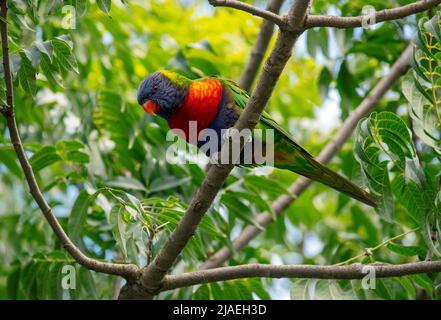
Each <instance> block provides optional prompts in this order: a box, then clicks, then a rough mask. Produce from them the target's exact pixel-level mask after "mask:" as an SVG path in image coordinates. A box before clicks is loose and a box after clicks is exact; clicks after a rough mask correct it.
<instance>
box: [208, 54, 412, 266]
mask: <svg viewBox="0 0 441 320" xmlns="http://www.w3.org/2000/svg"><path fill="white" fill-rule="evenodd" d="M411 52H412V47H411V46H408V47H407V49H406V50H405V51H404V52H403V53H402V54H401V56H400V57H399V58H398V60H397V61H396V62H395V63H394V65H393V66H392V68H391V69H390V72H389V73H388V74H387V75H386V76H385V77H384V78H382V79H381V80H380V81H379V82H378V83H377V85H376V86H375V87H374V88H373V89H372V90H371V92H370V93H369V94H368V96H367V97H366V98H365V99H364V100H363V101H362V102H361V103H360V105H359V106H358V107H357V108H356V109H355V110H354V111H353V112H352V113H351V114H350V116H349V117H348V118H347V119H346V120H345V122H344V123H343V125H342V126H341V127H340V130H339V131H338V132H337V133H336V135H335V136H334V138H333V139H332V140H331V141H330V142H329V143H328V144H327V145H326V146H325V148H324V149H323V150H322V151H321V152H320V154H319V155H318V157H317V160H318V161H320V162H321V163H323V164H326V163H328V162H329V161H330V160H331V159H332V157H334V156H335V155H336V154H337V152H338V151H339V150H340V149H341V148H342V146H343V144H344V143H345V142H346V140H348V139H349V137H350V136H351V134H352V132H353V131H354V129H355V127H356V126H357V123H358V121H359V120H360V119H361V118H363V117H365V116H366V115H368V114H369V113H370V112H372V110H373V109H374V108H375V107H376V105H377V104H378V102H379V101H380V99H381V98H382V97H383V96H384V94H385V93H386V92H387V91H388V90H389V89H390V88H391V87H392V86H393V85H394V84H395V83H396V82H397V81H398V79H399V78H400V77H401V76H402V75H403V74H404V73H405V72H406V71H407V69H408V68H409V60H410V55H411ZM310 184H311V180H309V179H307V178H305V177H300V178H298V179H297V180H296V181H295V182H294V183H293V184H292V185H291V186H290V188H289V192H290V193H291V195H283V196H280V197H279V198H278V199H276V200H275V201H274V202H273V204H272V205H271V208H272V210H273V212H274V214H275V215H276V216H279V215H281V214H282V213H283V211H284V210H285V209H286V208H287V207H288V206H290V205H291V204H292V203H293V202H294V201H295V199H296V198H297V197H298V196H300V194H302V192H303V191H304V190H305V189H306V188H307V187H308V186H309V185H310ZM272 217H273V216H272V215H271V214H268V213H267V212H264V213H261V214H259V215H258V217H257V224H258V225H260V226H263V227H266V226H267V225H269V224H271V223H272V222H273V218H272ZM261 232H262V230H261V229H258V228H256V227H255V226H251V225H249V226H247V227H246V228H245V229H244V230H243V231H242V233H241V234H240V235H239V236H238V237H237V238H235V239H234V240H233V247H234V249H235V250H240V249H242V248H243V247H245V246H246V245H247V244H248V243H249V242H250V241H251V240H252V239H254V238H255V237H256V236H257V235H259V234H260V233H261ZM232 255H233V252H232V251H231V250H230V249H229V248H228V247H223V248H222V249H220V250H219V251H218V252H217V253H215V254H214V255H212V256H211V257H210V258H209V259H208V260H207V261H206V262H205V263H204V264H202V265H201V266H200V268H199V270H204V269H210V268H215V267H218V266H221V265H222V264H223V263H224V262H225V261H227V260H228V259H229V258H231V257H232Z"/></svg>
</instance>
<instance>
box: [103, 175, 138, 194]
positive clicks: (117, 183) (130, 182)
mask: <svg viewBox="0 0 441 320" xmlns="http://www.w3.org/2000/svg"><path fill="white" fill-rule="evenodd" d="M107 185H109V186H112V187H118V188H123V189H128V190H140V191H146V188H145V187H144V185H143V184H142V183H141V182H139V181H138V180H136V179H134V178H129V177H116V178H115V179H113V180H110V181H108V182H107Z"/></svg>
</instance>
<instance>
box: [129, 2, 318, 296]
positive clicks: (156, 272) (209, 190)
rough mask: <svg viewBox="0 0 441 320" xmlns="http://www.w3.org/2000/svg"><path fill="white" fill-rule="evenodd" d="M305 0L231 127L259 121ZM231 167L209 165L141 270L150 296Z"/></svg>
mask: <svg viewBox="0 0 441 320" xmlns="http://www.w3.org/2000/svg"><path fill="white" fill-rule="evenodd" d="M309 3H310V0H297V1H295V3H294V4H293V5H292V7H291V8H290V10H289V13H288V20H287V23H288V25H289V27H290V28H289V30H293V31H285V30H281V31H280V32H279V35H278V37H277V41H276V44H275V46H274V48H273V50H272V51H271V53H270V55H269V57H268V59H267V61H266V63H265V65H264V67H263V71H262V74H261V76H260V77H259V80H258V82H257V85H256V88H255V89H254V91H253V93H252V94H251V97H250V99H249V101H248V103H247V106H246V108H245V110H244V112H243V113H242V114H241V116H240V118H239V120H238V123H237V124H236V126H235V128H236V129H238V131H239V132H240V131H241V130H242V129H254V127H255V126H256V124H257V123H258V122H259V119H260V115H261V114H262V112H263V109H264V108H265V105H266V103H267V102H268V99H269V98H270V96H271V94H272V92H273V89H274V87H275V85H276V83H277V80H278V79H279V76H280V74H281V73H282V71H283V69H284V67H285V65H286V63H287V61H288V60H289V58H290V57H291V50H292V48H293V46H294V43H295V42H296V40H297V38H298V37H299V36H300V34H301V33H302V32H303V31H304V22H305V17H306V12H307V10H308V7H309ZM224 149H225V148H222V150H221V153H223V152H224V151H225V150H224ZM233 167H234V164H228V165H217V166H211V167H210V169H209V171H208V174H207V176H206V177H205V179H204V181H203V182H202V185H201V186H200V187H199V189H198V190H197V191H196V194H195V196H194V197H193V199H192V201H191V203H190V206H189V208H188V209H187V211H186V212H185V214H184V216H183V218H182V219H181V221H180V222H179V223H178V225H177V226H176V228H175V230H174V231H173V232H172V233H171V235H170V237H169V238H168V239H167V241H166V242H165V244H164V245H163V247H162V248H161V249H160V251H159V253H158V254H157V256H156V257H155V259H154V260H153V262H152V263H151V264H149V265H148V266H147V267H146V268H145V269H144V270H143V272H142V276H141V279H140V283H141V285H142V287H143V288H144V289H145V290H146V291H147V292H150V293H151V294H152V295H153V294H155V293H157V292H158V290H159V289H160V287H161V286H162V282H163V280H164V277H165V275H166V273H167V272H168V270H169V269H170V268H171V267H172V266H173V264H174V262H175V261H176V259H177V257H178V256H179V255H180V254H181V252H182V250H183V248H184V247H185V245H186V244H187V243H188V241H189V240H190V238H191V237H192V236H193V235H194V233H195V232H196V228H197V226H198V225H199V223H200V221H201V219H202V218H203V216H204V214H205V212H206V211H207V210H208V209H209V207H210V206H211V204H212V202H213V200H214V198H215V196H216V195H217V193H218V192H219V190H220V189H221V187H222V185H223V183H224V181H225V179H226V178H227V176H228V175H229V173H230V172H231V170H232V169H233ZM137 290H138V289H137V288H136V287H134V286H133V287H132V289H131V288H127V290H124V291H123V292H122V293H123V295H122V296H121V298H136V297H137V296H136V294H135V295H133V294H132V293H131V292H132V291H137ZM144 297H145V296H144Z"/></svg>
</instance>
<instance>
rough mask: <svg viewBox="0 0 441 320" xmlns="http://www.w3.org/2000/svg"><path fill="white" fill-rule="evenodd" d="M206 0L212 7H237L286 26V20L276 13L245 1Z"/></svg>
mask: <svg viewBox="0 0 441 320" xmlns="http://www.w3.org/2000/svg"><path fill="white" fill-rule="evenodd" d="M208 2H209V3H210V4H211V5H212V6H213V7H229V8H234V9H238V10H241V11H245V12H248V13H251V14H252V15H254V16H257V17H261V18H264V19H266V20H269V21H271V22H273V23H275V24H277V25H279V26H280V27H285V26H286V21H285V20H284V19H283V17H281V16H279V15H278V14H276V13H274V12H271V11H269V10H264V9H259V8H257V7H254V6H252V5H249V4H247V3H245V2H241V1H236V0H208Z"/></svg>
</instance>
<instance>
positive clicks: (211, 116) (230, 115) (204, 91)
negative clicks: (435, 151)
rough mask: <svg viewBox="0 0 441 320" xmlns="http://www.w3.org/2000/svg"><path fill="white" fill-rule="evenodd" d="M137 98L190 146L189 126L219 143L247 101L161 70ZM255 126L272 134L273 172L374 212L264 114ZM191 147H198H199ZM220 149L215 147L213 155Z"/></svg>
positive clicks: (224, 88)
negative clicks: (291, 174)
mask: <svg viewBox="0 0 441 320" xmlns="http://www.w3.org/2000/svg"><path fill="white" fill-rule="evenodd" d="M137 98H138V103H139V104H140V105H141V106H143V108H144V110H145V111H146V112H147V113H149V114H151V115H159V116H161V117H162V118H164V119H165V120H167V122H168V125H169V127H170V128H171V129H172V130H175V129H180V130H181V132H184V133H185V135H184V138H185V139H186V140H187V142H191V141H189V140H188V136H189V134H188V133H189V123H190V121H193V122H194V121H195V122H196V123H197V130H198V132H199V131H200V130H203V129H206V128H211V129H213V130H215V132H216V133H218V135H219V141H222V138H221V137H220V136H221V134H222V133H221V130H225V129H228V128H231V127H233V126H234V124H235V123H236V121H237V120H238V119H239V116H240V114H241V112H243V110H244V108H245V105H246V103H247V101H248V99H249V96H248V94H247V93H246V92H245V91H244V90H242V89H241V88H240V87H239V86H238V85H236V84H235V83H234V82H232V81H230V80H226V79H222V78H219V77H205V78H201V79H196V80H190V79H188V78H187V77H185V76H183V75H180V74H178V73H175V72H172V71H168V70H163V71H157V72H155V73H153V74H151V75H149V76H148V77H146V78H145V79H144V80H143V81H142V83H141V85H140V87H139V89H138V96H137ZM258 126H259V127H261V128H263V129H273V130H274V139H273V148H274V167H276V168H282V169H288V170H290V171H293V172H296V173H298V174H300V175H303V176H305V177H308V178H310V179H312V180H315V181H318V182H321V183H323V184H325V185H327V186H330V187H331V188H334V189H336V190H338V191H340V192H342V193H344V194H345V195H347V196H349V197H352V198H354V199H357V200H359V201H361V202H364V203H366V204H368V205H370V206H374V207H375V206H377V201H376V199H375V198H374V197H373V196H371V195H370V194H369V193H367V192H366V191H364V190H362V189H360V188H359V187H358V186H356V185H355V184H353V183H352V182H350V181H349V180H347V179H346V178H344V177H342V176H341V175H339V174H338V173H336V172H334V171H332V170H331V169H329V168H327V167H325V166H324V165H322V164H321V163H319V162H317V161H316V160H314V158H313V157H312V156H311V155H310V154H309V153H308V152H307V151H306V150H305V149H304V148H303V147H301V146H300V145H298V144H297V143H296V142H295V141H294V140H293V138H292V137H291V135H290V134H289V133H288V132H287V131H285V130H284V129H283V128H282V127H280V126H279V125H278V124H277V123H276V122H275V121H274V120H273V119H271V117H270V116H269V115H268V114H267V113H265V112H264V113H263V114H262V116H261V119H260V122H259V125H258ZM178 131H179V130H178ZM191 143H193V144H197V145H198V147H201V145H200V143H199V141H198V142H196V143H195V142H191ZM264 143H265V141H264ZM220 147H221V144H219V145H218V148H219V150H220ZM252 152H253V151H252Z"/></svg>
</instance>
